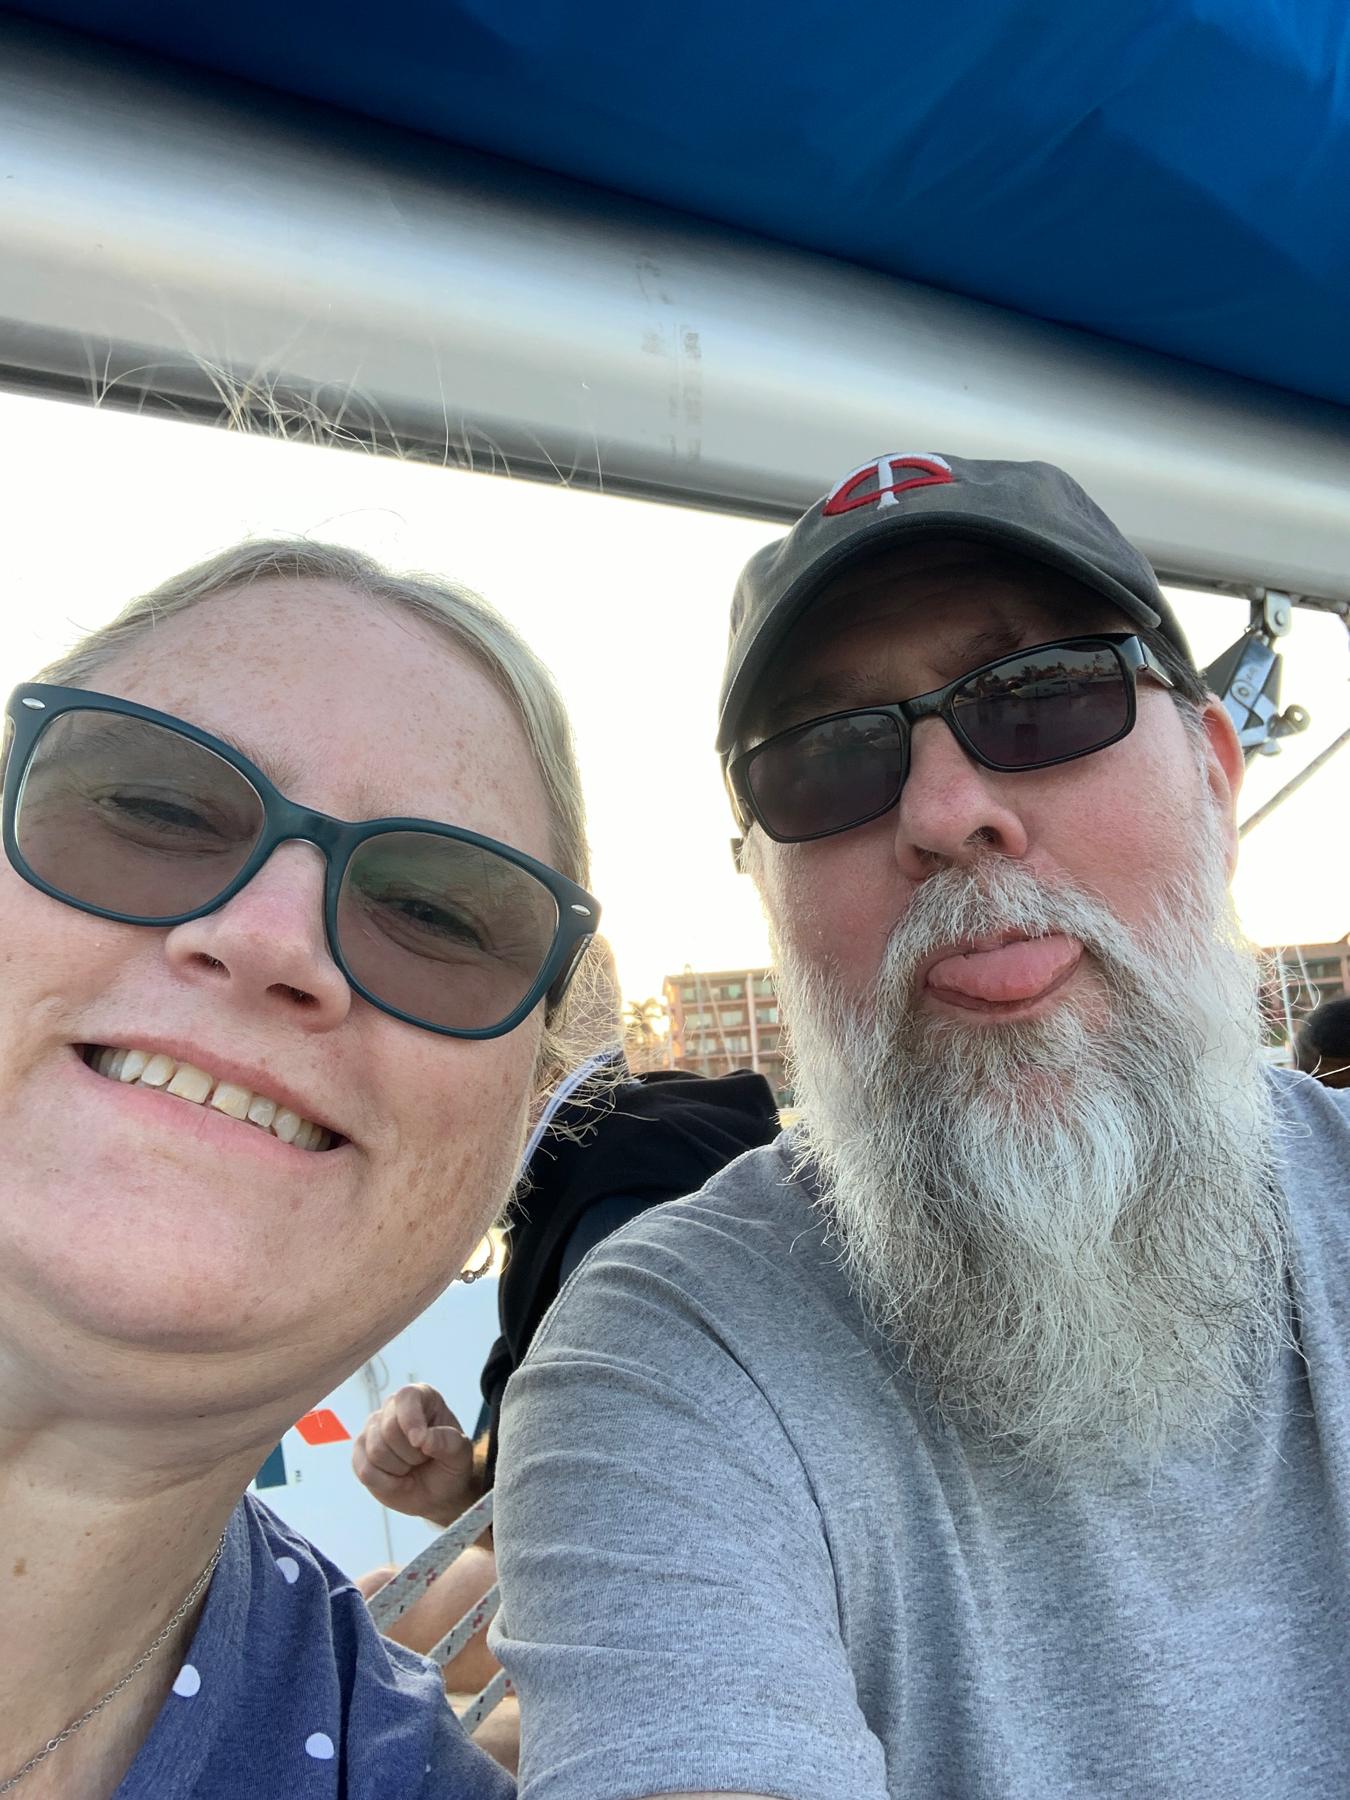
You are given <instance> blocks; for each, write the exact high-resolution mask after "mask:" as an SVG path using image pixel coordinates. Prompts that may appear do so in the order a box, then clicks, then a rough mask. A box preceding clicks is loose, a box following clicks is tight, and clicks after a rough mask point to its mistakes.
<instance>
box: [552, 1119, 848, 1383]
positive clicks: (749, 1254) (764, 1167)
mask: <svg viewBox="0 0 1350 1800" xmlns="http://www.w3.org/2000/svg"><path fill="white" fill-rule="evenodd" d="M834 1262H835V1258H834V1255H833V1252H832V1249H831V1246H830V1244H829V1242H828V1240H827V1236H826V1226H825V1222H824V1220H823V1219H822V1218H821V1216H820V1214H819V1212H818V1210H817V1209H816V1207H815V1204H814V1197H813V1192H812V1189H811V1187H810V1184H809V1181H807V1180H805V1179H804V1178H803V1177H802V1175H801V1174H800V1173H799V1171H798V1170H797V1167H796V1147H795V1145H794V1144H793V1142H792V1141H791V1139H790V1138H788V1139H779V1140H777V1141H776V1142H774V1143H773V1144H768V1145H765V1146H763V1147H762V1148H761V1149H757V1150H750V1151H747V1152H746V1154H745V1155H743V1156H740V1157H738V1158H737V1159H736V1161H735V1162H733V1163H729V1164H728V1165H727V1167H726V1168H724V1169H722V1170H721V1171H719V1173H718V1174H717V1175H715V1176H713V1177H712V1179H711V1180H710V1181H708V1182H706V1183H705V1185H704V1186H703V1187H701V1188H699V1189H698V1191H697V1192H696V1193H693V1194H689V1195H687V1196H685V1197H684V1198H682V1199H679V1200H670V1201H667V1202H666V1203H665V1204H664V1205H661V1206H654V1207H652V1208H650V1209H649V1210H648V1211H646V1212H643V1213H641V1214H639V1216H638V1217H637V1218H635V1219H631V1220H630V1221H629V1222H628V1223H627V1224H625V1225H622V1226H620V1227H619V1229H618V1230H617V1231H615V1232H613V1233H612V1234H611V1235H610V1236H609V1237H607V1238H606V1239H605V1240H604V1241H603V1242H602V1243H600V1244H598V1245H597V1246H596V1247H595V1249H593V1250H592V1251H591V1252H590V1253H589V1255H588V1256H587V1257H586V1258H585V1260H584V1261H583V1262H582V1264H581V1266H580V1267H579V1268H578V1269H577V1270H576V1272H575V1273H574V1274H573V1275H572V1277H571V1278H570V1280H569V1281H568V1282H567V1283H566V1285H565V1286H564V1288H563V1290H562V1292H561V1293H560V1294H559V1296H558V1299H557V1300H556V1301H555V1303H554V1305H553V1307H552V1309H551V1310H550V1312H549V1315H548V1317H547V1318H546V1319H545V1321H544V1323H543V1325H542V1326H541V1328H540V1331H539V1333H538V1334H537V1336H536V1338H535V1342H534V1344H533V1345H532V1347H531V1351H530V1357H529V1358H527V1359H526V1360H527V1361H528V1360H529V1359H530V1358H535V1359H536V1360H537V1358H538V1356H539V1355H541V1354H545V1353H547V1347H548V1346H549V1345H556V1344H557V1343H559V1342H562V1341H566V1342H568V1343H576V1342H581V1341H590V1339H591V1337H592V1336H594V1338H595V1339H596V1341H597V1342H600V1343H605V1344H609V1343H611V1342H612V1341H613V1340H614V1338H615V1336H616V1333H618V1331H619V1325H618V1322H617V1321H618V1318H619V1315H620V1314H621V1313H622V1312H624V1311H625V1310H627V1309H630V1308H634V1307H635V1308H637V1310H638V1311H639V1312H640V1313H641V1315H642V1317H643V1318H644V1319H645V1320H646V1321H647V1323H646V1324H645V1325H644V1326H643V1330H644V1331H647V1330H652V1329H654V1328H655V1325H656V1320H655V1317H654V1316H653V1314H652V1312H651V1311H650V1308H651V1307H652V1306H653V1305H655V1306H657V1307H659V1310H660V1312H661V1314H662V1315H663V1316H664V1317H666V1318H667V1319H668V1320H669V1322H670V1325H671V1328H672V1329H674V1330H675V1331H677V1332H680V1331H681V1330H682V1329H683V1326H692V1327H694V1328H695V1329H696V1330H700V1331H706V1330H709V1329H711V1330H713V1331H714V1332H720V1331H722V1330H723V1329H724V1328H725V1330H726V1331H727V1332H728V1333H729V1334H730V1336H732V1337H739V1335H740V1334H741V1333H742V1332H748V1333H749V1334H750V1336H751V1337H752V1338H753V1339H755V1340H756V1341H758V1339H759V1338H760V1336H761V1335H762V1333H763V1331H764V1330H765V1329H767V1328H768V1327H769V1325H770V1324H771V1322H772V1321H774V1320H777V1321H779V1323H780V1324H781V1323H782V1322H783V1321H785V1320H786V1319H788V1318H796V1319H800V1309H801V1308H802V1307H803V1306H806V1307H817V1306H822V1305H824V1306H829V1305H840V1306H844V1307H847V1304H848V1303H847V1299H846V1296H844V1295H840V1294H837V1293H836V1292H835V1289H836V1288H837V1287H838V1285H839V1280H840V1278H839V1275H838V1272H837V1270H836V1268H835V1267H834ZM680 1321H683V1325H682V1324H681V1323H680ZM775 1329H776V1327H775Z"/></svg>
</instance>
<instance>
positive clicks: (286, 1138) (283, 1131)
mask: <svg viewBox="0 0 1350 1800" xmlns="http://www.w3.org/2000/svg"><path fill="white" fill-rule="evenodd" d="M304 1122H305V1121H304V1120H303V1119H302V1118H301V1117H300V1115H299V1113H293V1112H290V1111H288V1110H287V1108H286V1107H284V1106H283V1107H282V1108H281V1110H280V1111H279V1112H278V1113H277V1116H276V1118H275V1119H273V1121H272V1130H273V1132H274V1134H275V1135H276V1136H277V1137H279V1138H280V1139H281V1141H282V1143H283V1144H293V1143H294V1142H295V1140H296V1136H297V1134H298V1133H299V1130H300V1127H301V1126H302V1125H303V1124H304Z"/></svg>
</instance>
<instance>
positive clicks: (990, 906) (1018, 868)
mask: <svg viewBox="0 0 1350 1800" xmlns="http://www.w3.org/2000/svg"><path fill="white" fill-rule="evenodd" d="M1010 931H1011V932H1018V933H1021V934H1023V935H1025V936H1027V937H1030V938H1035V937H1047V936H1049V935H1051V934H1052V933H1062V934H1063V935H1064V936H1066V937H1073V938H1077V939H1078V940H1079V942H1080V943H1081V944H1082V945H1083V947H1084V948H1085V949H1086V950H1087V951H1088V953H1089V954H1090V955H1091V956H1092V957H1094V958H1095V960H1096V961H1097V962H1098V963H1099V964H1101V965H1102V967H1103V968H1104V969H1106V970H1108V971H1112V970H1114V971H1117V972H1119V973H1120V974H1126V973H1129V974H1135V975H1138V974H1140V973H1141V972H1142V970H1143V967H1144V965H1145V962H1146V948H1147V947H1146V946H1143V945H1136V944H1135V943H1133V942H1132V941H1131V939H1130V938H1129V936H1128V934H1127V933H1126V931H1125V929H1124V927H1123V925H1122V924H1121V921H1120V918H1119V917H1118V915H1117V914H1116V913H1114V912H1113V911H1112V910H1111V908H1110V907H1109V906H1108V905H1107V904H1106V902H1105V901H1104V900H1101V899H1098V898H1097V897H1096V896H1095V895H1093V894H1091V893H1090V892H1088V891H1087V890H1086V889H1085V888H1082V887H1076V886H1073V885H1071V884H1069V883H1066V882H1064V881H1057V882H1056V883H1055V884H1054V885H1053V886H1052V885H1050V884H1049V883H1047V882H1044V881H1041V880H1040V879H1039V878H1038V877H1037V876H1035V875H1033V874H1032V873H1031V872H1030V871H1029V870H1028V869H1026V868H1024V867H1023V866H1022V865H1021V864H1019V863H1016V862H1013V861H1011V860H1010V859H1009V858H1007V857H1000V856H989V857H987V858H985V859H983V860H982V861H980V862H977V863H974V864H971V865H970V866H968V867H964V868H960V867H950V868H946V869H940V870H938V871H937V872H936V873H935V874H933V875H930V876H929V877H928V878H927V879H926V880H925V881H923V882H921V883H920V884H919V886H918V888H917V889H916V890H915V892H914V894H913V896H912V897H911V899H910V903H909V905H908V907H907V908H906V910H905V913H904V916H903V917H902V918H901V919H900V920H899V922H898V923H897V924H896V926H895V928H894V929H893V930H892V932H891V935H890V938H889V939H888V941H887V945H886V952H885V955H884V956H883V958H882V961H881V967H880V969H879V970H878V973H877V981H876V990H875V995H874V998H875V1000H876V1001H877V1002H878V1003H883V1002H890V1003H891V1004H896V1003H897V1002H899V1001H900V1000H901V998H902V997H903V998H904V999H906V1000H908V998H909V997H910V996H911V994H912V990H913V987H914V983H915V980H916V978H917V975H918V971H919V969H920V967H921V965H922V964H923V963H924V962H925V961H926V960H927V958H929V957H931V956H932V955H933V953H934V952H935V951H938V950H942V949H944V948H945V947H946V946H948V945H949V944H952V943H962V942H966V941H968V940H976V939H979V938H986V937H992V936H996V935H998V934H999V933H1001V932H1010Z"/></svg>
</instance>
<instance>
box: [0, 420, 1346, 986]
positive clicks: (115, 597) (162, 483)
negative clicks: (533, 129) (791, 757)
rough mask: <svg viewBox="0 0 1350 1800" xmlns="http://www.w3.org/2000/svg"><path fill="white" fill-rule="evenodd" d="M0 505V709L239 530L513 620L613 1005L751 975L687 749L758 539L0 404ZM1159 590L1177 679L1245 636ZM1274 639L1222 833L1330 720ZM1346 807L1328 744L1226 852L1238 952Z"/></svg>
mask: <svg viewBox="0 0 1350 1800" xmlns="http://www.w3.org/2000/svg"><path fill="white" fill-rule="evenodd" d="M0 492H2V493H3V495H4V500H5V512H6V516H7V520H8V533H7V542H6V546H5V549H6V555H5V577H6V578H5V581H4V584H3V589H2V590H0V594H2V596H3V597H2V598H0V691H2V692H4V693H7V692H8V691H9V689H10V687H12V686H13V685H14V683H15V682H17V681H20V680H23V679H24V678H25V677H27V676H29V675H30V674H32V672H33V671H34V670H35V669H36V668H38V667H39V666H40V665H41V664H42V663H43V662H45V661H46V660H47V659H48V658H49V657H50V656H52V655H53V654H55V653H56V652H57V651H58V650H60V649H63V648H65V647H66V646H67V645H68V644H69V643H70V642H71V641H72V640H73V639H74V638H75V637H76V636H78V635H79V633H80V632H82V631H84V630H87V629H88V628H90V627H91V626H94V625H98V624H100V623H101V622H102V621H103V620H104V619H106V618H108V617H109V616H110V615H111V614H112V613H113V612H115V611H116V610H117V609H118V608H119V607H120V606H121V605H122V604H123V602H124V601H125V600H126V599H127V598H129V597H130V596H131V595H133V594H136V593H139V592H141V591H143V590H144V589H146V588H148V587H151V586H153V585H155V584H156V583H157V582H159V581H160V580H162V579H163V578H164V577H165V576H167V575H170V574H173V573H174V572H175V571H177V570H178V569H181V568H184V567H186V566H187V565H188V564H189V563H192V562H195V561H197V560H198V559H200V558H201V557H203V556H206V555H209V554H210V553H211V552H213V551H215V550H219V549H222V548H224V547H225V546H226V545H228V544H231V543H233V542H235V541H236V540H237V539H239V538H241V537H245V536H265V535H272V534H276V533H286V534H303V535H308V536H312V537H316V538H322V539H328V540H331V541H336V542H340V543H345V544H351V545H354V546H356V547H358V548H360V549H362V550H365V551H368V552H370V553H371V554H373V555H375V556H377V557H379V558H380V559H381V560H382V561H383V562H385V563H387V564H389V565H390V566H392V567H394V568H398V569H420V570H429V571H432V572H435V573H440V574H446V575H453V576H456V577H457V578H459V579H460V580H463V581H467V582H468V583H469V584H470V585H471V586H472V587H475V588H477V589H478V590H479V591H480V592H482V593H483V594H485V595H486V596H487V597H488V599H489V600H491V601H492V602H493V603H494V605H496V606H497V607H498V608H499V609H500V610H501V611H502V612H504V613H505V614H506V615H507V616H508V617H509V618H510V619H511V620H512V621H513V622H514V623H515V624H516V625H517V626H518V627H519V629H520V630H521V631H522V632H523V634H524V635H525V636H526V637H527V638H528V639H529V641H530V642H531V643H532V644H533V645H534V646H535V648H536V649H537V650H538V651H539V652H540V653H541V654H542V655H543V656H544V658H545V659H546V661H547V662H548V663H549V664H550V666H551V667H552V668H553V670H554V673H555V674H556V676H557V678H558V681H559V683H560V685H561V687H562V690H563V694H564V696H565V698H566V700H567V702H568V705H569V706H570V708H571V712H572V717H573V720H574V722H575V725H576V730H577V737H578V744H579V749H580V755H581V764H582V773H583V777H584V779H585V785H586V793H587V799H588V805H589V811H590V825H591V840H592V846H593V852H594V887H595V891H596V893H597V894H598V896H599V898H600V899H601V901H602V902H603V904H604V908H605V919H604V928H605V930H606V932H607V934H608V936H609V938H610V941H611V942H612V943H613V945H614V949H615V954H616V956H617V958H618V964H619V973H620V977H621V979H622V982H623V986H624V989H625V992H626V993H627V994H629V995H630V996H633V997H637V998H642V997H644V996H646V995H647V994H651V993H658V992H659V991H660V983H661V979H662V977H663V976H664V975H666V974H673V973H676V972H678V970H680V969H681V968H683V967H684V966H685V964H691V965H692V966H693V967H694V968H705V969H712V968H726V967H728V966H730V967H736V966H738V965H745V966H750V965H753V964H758V963H761V962H763V961H765V960H766V959H767V951H766V946H765V939H764V930H763V925H762V922H761V919H760V916H759V911H758V907H757V905H756V902H755V898H754V894H753V891H752V889H751V887H750V885H749V883H748V882H746V881H744V880H742V879H740V878H739V877H737V876H736V875H735V874H734V872H733V870H732V867H731V859H730V854H729V851H728V847H727V846H728V839H729V837H730V835H731V831H732V825H731V819H730V815H729V813H728V810H727V805H726V800H725V797H724V795H723V791H722V784H721V777H720V774H719V772H718V767H717V762H716V758H715V757H714V756H713V754H712V751H711V748H710V745H711V742H712V736H713V726H714V711H715V705H716V695H717V687H718V682H719V679H720V674H721V666H722V656H723V651H724V648H725V641H726V614H727V605H728V601H729V599H730V594H731V588H732V584H733V583H734V581H735V577H736V574H737V571H738V570H739V569H740V566H741V564H742V563H743V562H744V561H745V559H746V558H747V557H748V556H749V554H750V553H751V552H752V551H753V550H755V549H756V548H758V546H759V545H760V544H762V543H764V542H766V541H767V540H768V539H769V538H770V537H772V536H773V535H774V532H773V529H772V528H771V527H766V526H765V525H764V524H763V523H762V522H758V521H754V520H746V519H735V518H728V517H726V516H724V515H719V514H708V513H696V512H690V511H687V510H684V509H680V508H674V507H666V506H655V505H650V504H647V503H645V502H642V501H635V500H623V499H615V498H611V497H608V496H600V495H594V494H583V493H574V492H569V491H565V490H563V489H559V488H548V487H543V486H539V485H536V484H534V483H529V482H523V481H511V480H508V479H505V478H503V477H501V476H493V475H467V474H461V473H458V472H451V471H448V470H443V469H433V468H427V467H421V466H418V465H416V464H409V463H400V462H398V461H396V460H394V459H391V458H383V457H381V458H376V457H371V456H363V455H360V454H356V453H353V452H351V451H345V450H321V449H315V448H312V447H309V446H303V445H299V444H287V443H279V442H276V441H274V440H271V439H266V438H260V437H257V438H255V437H244V436H236V435H232V434H230V433H226V432H223V431H218V430H214V429H210V428H207V427H204V426H198V425H184V424H178V423H175V422H170V421H166V420H162V419H152V418H135V417H131V416H128V415H124V414H117V413H113V412H97V411H95V410H93V409H91V408H86V407H80V406H74V405H64V404H59V403H57V402H53V401H45V400H41V401H40V400H31V399H24V398H19V397H16V396H13V395H0ZM1173 597H1174V599H1176V600H1177V605H1178V611H1179V613H1180V616H1181V620H1182V623H1183V625H1184V626H1185V627H1186V629H1187V631H1188V633H1189V634H1190V637H1191V642H1192V645H1193V647H1194V649H1195V653H1196V656H1197V658H1198V659H1199V660H1200V661H1201V662H1202V663H1203V662H1206V661H1208V660H1210V659H1211V658H1212V657H1214V656H1215V655H1217V654H1218V652H1219V651H1220V650H1221V649H1223V648H1224V647H1225V646H1226V645H1227V644H1229V643H1231V642H1232V640H1233V639H1234V638H1235V637H1236V636H1237V635H1238V633H1239V631H1240V630H1241V629H1242V627H1243V625H1244V624H1245V622H1246V604H1245V602H1242V601H1236V600H1226V599H1219V598H1215V597H1212V596H1208V595H1206V596H1186V595H1176V594H1175V593H1174V596H1173ZM1287 643H1288V646H1289V647H1288V650H1287V653H1286V656H1285V677H1284V689H1283V698H1284V701H1285V702H1286V703H1287V702H1289V701H1298V702H1299V703H1300V704H1302V705H1304V706H1306V707H1307V708H1308V709H1309V711H1310V712H1311V713H1312V716H1313V723H1312V726H1311V728H1310V729H1309V731H1308V732H1307V733H1306V734H1304V736H1303V737H1301V738H1296V739H1293V740H1291V741H1290V742H1289V744H1288V745H1287V747H1286V748H1285V749H1284V751H1283V752H1282V753H1281V755H1279V756H1277V757H1271V758H1258V759H1257V761H1256V763H1255V764H1254V766H1253V767H1252V768H1251V770H1250V771H1249V774H1248V778H1247V790H1246V794H1245V797H1244V815H1245V813H1246V812H1250V811H1251V810H1253V809H1254V808H1255V807H1256V806H1257V805H1259V804H1260V803H1261V802H1262V801H1264V800H1265V799H1267V798H1268V797H1269V796H1270V795H1271V794H1272V793H1274V792H1275V790H1276V789H1277V788H1278V787H1280V786H1281V785H1282V784H1283V783H1284V782H1286V781H1288V780H1289V779H1290V778H1291V777H1292V776H1293V775H1294V774H1296V773H1297V771H1298V770H1299V769H1300V768H1302V766H1303V765H1304V764H1305V763H1306V762H1307V761H1309V760H1310V759H1311V757H1312V756H1314V755H1315V754H1316V753H1317V751H1318V750H1319V749H1321V748H1322V747H1323V746H1324V745H1325V744H1327V743H1328V742H1329V741H1330V740H1331V739H1332V738H1334V737H1336V736H1337V735H1338V734H1339V733H1340V732H1341V731H1342V730H1344V729H1345V727H1346V725H1347V724H1348V723H1350V645H1348V644H1347V633H1346V630H1345V627H1344V625H1343V624H1341V622H1340V621H1339V620H1338V619H1335V618H1332V617H1330V616H1325V615H1314V614H1309V613H1303V612H1301V613H1299V615H1298V616H1297V619H1296V623H1295V628H1294V631H1293V634H1292V637H1291V638H1290V639H1289V640H1287ZM1348 802H1350V750H1347V751H1345V752H1343V753H1342V755H1341V756H1340V757H1339V758H1337V759H1335V760H1333V761H1332V762H1331V763H1330V764H1329V765H1328V766H1327V767H1326V768H1325V769H1324V770H1323V771H1322V772H1321V773H1320V774H1318V775H1317V776H1315V777H1314V778H1313V779H1312V780H1311V781H1310V782H1309V783H1308V784H1307V785H1306V787H1305V788H1304V789H1303V790H1301V792H1300V793H1298V794H1297V795H1295V796H1294V797H1293V798H1292V799H1291V800H1290V801H1288V802H1286V804H1285V805H1284V806H1283V807H1282V808H1281V810H1280V811H1279V812H1277V813H1276V814H1275V815H1274V816H1273V817H1272V818H1271V819H1269V820H1267V821H1266V823H1264V824H1263V825H1261V826H1259V827H1258V828H1257V830H1256V831H1255V832H1253V834H1252V835H1251V837H1250V838H1249V839H1248V840H1247V842H1246V845H1245V847H1244V850H1243V856H1242V863H1241V867H1240V869H1239V873H1238V881H1237V895H1238V905H1239V909H1240V911H1241V914H1242V918H1243V922H1244V924H1245V926H1246V929H1247V931H1248V932H1249V934H1250V935H1251V936H1252V937H1253V938H1254V939H1255V940H1256V941H1257V942H1259V943H1263V944H1276V943H1296V942H1308V941H1310V940H1323V939H1332V938H1338V937H1341V936H1343V935H1344V934H1345V932H1346V931H1347V930H1350V831H1347V829H1346V822H1347V819H1350V804H1348ZM1139 803H1140V804H1141V805H1143V806H1159V807H1161V806H1165V804H1166V797H1165V796H1163V795H1141V796H1140V799H1139Z"/></svg>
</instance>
